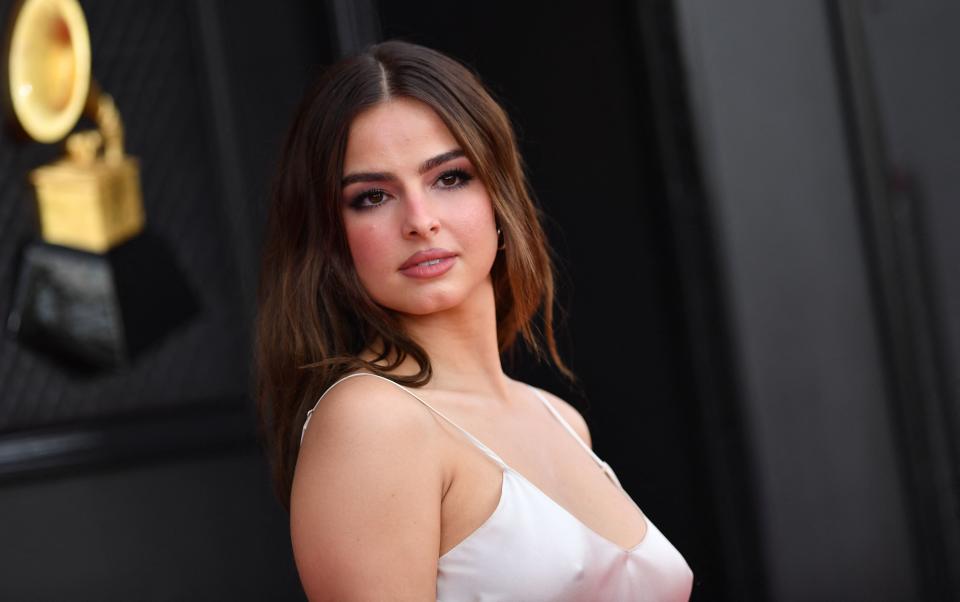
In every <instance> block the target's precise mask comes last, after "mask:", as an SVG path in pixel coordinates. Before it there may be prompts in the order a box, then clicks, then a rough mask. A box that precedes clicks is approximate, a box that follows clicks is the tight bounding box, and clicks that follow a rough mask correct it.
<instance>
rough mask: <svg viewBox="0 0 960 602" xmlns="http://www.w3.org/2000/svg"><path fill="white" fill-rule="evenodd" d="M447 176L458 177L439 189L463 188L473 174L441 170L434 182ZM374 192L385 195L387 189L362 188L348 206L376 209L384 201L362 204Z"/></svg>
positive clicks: (359, 208)
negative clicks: (454, 182)
mask: <svg viewBox="0 0 960 602" xmlns="http://www.w3.org/2000/svg"><path fill="white" fill-rule="evenodd" d="M449 177H456V178H457V179H458V181H457V183H456V184H451V185H450V186H441V187H440V190H456V189H458V188H463V187H464V186H466V185H467V184H469V183H470V180H472V179H473V176H472V175H470V174H469V173H467V171H466V170H464V169H459V168H458V169H449V170H447V171H445V172H443V173H442V174H440V175H439V176H438V177H437V179H436V182H435V183H437V182H440V181H441V180H443V179H444V178H449ZM376 194H380V195H386V194H387V191H386V190H384V189H383V188H371V189H369V190H364V191H363V192H361V193H359V194H358V195H356V196H355V197H353V200H352V201H350V207H352V208H353V209H357V210H360V211H366V210H368V209H376V208H377V207H379V206H381V205H383V204H384V201H380V202H379V203H375V204H372V205H365V204H364V203H365V202H367V201H368V200H369V199H370V197H371V196H373V195H376Z"/></svg>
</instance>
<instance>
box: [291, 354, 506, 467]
mask: <svg viewBox="0 0 960 602" xmlns="http://www.w3.org/2000/svg"><path fill="white" fill-rule="evenodd" d="M356 376H373V377H374V378H379V379H380V380H384V381H386V382H388V383H390V384H392V385H394V386H396V387H399V388H400V389H401V390H403V391H405V392H406V393H408V394H409V395H410V396H411V397H413V398H414V399H416V400H417V401H419V402H420V403H422V404H423V405H425V406H426V407H427V408H428V409H429V410H430V411H431V412H433V413H434V414H436V415H437V416H439V417H441V418H443V419H444V420H446V421H447V422H448V423H450V424H451V425H452V426H453V427H454V428H456V429H457V430H458V431H460V432H461V433H463V434H464V436H466V438H467V439H468V440H469V441H470V442H471V443H473V444H474V445H475V446H477V447H478V448H479V449H480V451H482V452H483V453H484V454H486V455H487V456H488V457H489V458H490V459H491V460H493V461H494V462H496V463H497V465H498V466H500V468H501V469H507V468H509V467H508V466H507V463H506V462H504V461H503V459H502V458H500V456H498V455H497V454H496V452H494V451H493V450H492V449H490V448H489V447H487V446H486V445H484V444H483V442H482V441H480V440H479V439H477V438H476V437H474V436H473V435H471V434H470V433H469V432H468V431H467V430H466V429H464V428H462V427H461V426H460V425H459V424H457V423H456V422H454V421H453V420H450V419H449V418H447V416H446V415H445V414H444V413H443V412H441V411H440V410H438V409H436V408H435V407H433V406H432V405H430V404H429V403H427V402H426V401H424V400H423V398H421V397H420V396H419V395H417V394H416V393H414V392H413V391H411V390H410V389H408V388H406V387H404V386H403V385H401V384H400V383H397V382H394V381H392V380H390V379H389V378H385V377H383V376H380V375H379V374H372V373H370V372H354V373H353V374H348V375H347V376H344V377H343V378H341V379H340V380H338V381H337V382H335V383H333V384H332V385H330V387H329V388H327V390H326V391H324V392H323V395H321V396H320V399H318V400H317V403H315V404H314V406H313V409H311V410H309V411H308V412H307V419H306V421H304V423H303V430H302V431H301V433H300V443H301V444H303V436H304V435H305V434H306V432H307V425H308V424H310V417H311V416H313V412H314V410H316V409H317V406H318V405H320V402H321V401H322V400H323V398H324V396H326V394H327V393H329V392H330V390H331V389H333V388H334V387H336V386H337V385H339V384H340V383H342V382H343V381H345V380H347V379H349V378H354V377H356Z"/></svg>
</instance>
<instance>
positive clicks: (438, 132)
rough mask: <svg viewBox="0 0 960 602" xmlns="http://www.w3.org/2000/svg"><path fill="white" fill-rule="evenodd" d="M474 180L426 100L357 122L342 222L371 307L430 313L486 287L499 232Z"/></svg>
mask: <svg viewBox="0 0 960 602" xmlns="http://www.w3.org/2000/svg"><path fill="white" fill-rule="evenodd" d="M477 175H478V174H477V173H476V170H475V169H474V167H473V165H472V164H471V163H470V161H469V160H468V159H467V157H466V156H465V155H464V154H463V151H462V149H461V148H460V145H459V144H458V143H457V141H456V139H455V138H454V137H453V135H452V134H451V133H450V131H449V130H448V129H447V127H446V126H445V125H444V123H443V121H441V120H440V118H439V117H438V116H437V114H436V113H435V112H434V111H433V109H431V108H430V107H429V106H427V105H426V104H424V103H422V102H420V101H417V100H412V99H408V98H402V97H401V98H396V99H392V100H389V101H387V102H384V103H381V104H379V105H377V106H375V107H373V108H371V109H368V110H366V111H364V112H363V113H361V114H360V115H359V116H357V118H356V119H355V120H354V121H353V123H352V124H351V126H350V132H349V138H348V140H347V150H346V156H345V157H344V169H343V208H342V210H343V222H344V225H345V227H346V234H347V242H348V244H349V246H350V253H351V255H352V256H353V263H354V266H355V268H356V271H357V275H358V276H359V278H360V282H361V283H362V284H363V286H364V288H365V289H366V290H367V292H368V293H369V294H370V296H371V297H372V298H373V300H374V301H376V302H377V303H379V304H380V305H382V306H384V307H387V308H389V309H392V310H394V311H397V312H401V313H404V314H410V315H425V314H430V313H435V312H439V311H443V310H446V309H450V308H453V307H456V306H458V305H460V304H461V303H463V302H464V301H465V300H466V299H468V298H469V297H470V295H472V294H474V293H476V292H477V291H478V290H481V288H482V287H483V286H489V282H490V269H491V267H492V266H493V262H494V259H495V258H496V254H497V233H496V225H495V220H494V213H493V207H492V206H491V203H490V197H489V195H488V194H487V190H486V188H485V187H484V185H483V183H482V182H481V181H480V179H479V178H478V177H477Z"/></svg>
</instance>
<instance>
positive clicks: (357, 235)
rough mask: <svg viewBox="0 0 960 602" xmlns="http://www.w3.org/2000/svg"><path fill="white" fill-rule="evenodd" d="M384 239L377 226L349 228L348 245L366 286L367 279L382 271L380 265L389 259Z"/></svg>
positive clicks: (352, 226)
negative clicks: (386, 258)
mask: <svg viewBox="0 0 960 602" xmlns="http://www.w3.org/2000/svg"><path fill="white" fill-rule="evenodd" d="M383 240H384V237H383V236H382V233H381V232H380V228H379V227H378V226H377V225H376V224H363V225H360V224H354V225H348V226H347V244H348V246H349V247H350V255H351V256H352V257H353V265H354V268H355V269H356V270H357V275H358V276H359V277H360V280H361V282H364V284H366V277H368V276H372V275H374V274H376V273H378V272H380V271H382V269H383V266H382V265H380V264H381V263H382V262H383V261H384V258H385V257H387V256H388V255H387V253H386V252H385V251H386V249H385V248H384V245H383Z"/></svg>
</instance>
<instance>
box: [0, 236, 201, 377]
mask: <svg viewBox="0 0 960 602" xmlns="http://www.w3.org/2000/svg"><path fill="white" fill-rule="evenodd" d="M198 309H199V304H198V302H197V300H196V297H195V296H194V295H193V293H192V291H191V290H190V288H189V286H188V285H187V282H186V279H185V278H184V276H183V273H182V272H181V271H180V270H179V268H178V267H177V265H176V263H175V261H174V257H173V254H172V253H171V252H170V250H169V248H168V247H167V246H166V245H165V244H164V243H163V241H162V240H161V239H159V238H158V237H156V236H154V235H152V234H150V233H149V232H147V231H144V232H141V233H140V234H139V235H137V236H135V237H134V238H132V239H130V240H128V241H127V242H125V243H123V244H121V245H119V246H117V247H115V248H113V249H111V250H110V251H108V252H107V253H105V254H97V253H89V252H86V251H79V250H76V249H72V248H68V247H61V246H58V245H52V244H49V243H44V242H33V243H28V244H27V246H26V248H25V249H24V251H23V259H22V263H21V270H20V276H19V279H18V283H17V292H16V296H15V298H14V303H13V310H12V311H11V312H10V316H9V318H8V320H7V327H8V328H9V329H10V330H11V331H13V332H14V333H16V336H17V339H18V340H19V341H21V342H22V343H24V344H25V345H28V346H30V347H33V348H35V349H38V350H42V351H44V352H47V353H51V354H53V355H56V356H58V357H59V358H61V359H64V360H67V361H68V362H71V363H77V364H80V365H82V366H86V367H92V368H101V369H112V368H118V367H120V366H123V365H126V364H128V363H129V362H130V361H131V360H132V359H133V357H134V356H135V355H136V354H138V353H139V352H140V351H142V350H143V349H144V348H146V347H147V346H149V345H150V344H152V343H153V342H155V341H157V340H158V339H160V338H161V337H162V336H163V335H164V334H166V333H168V332H169V331H171V330H173V329H174V328H176V327H177V326H179V325H180V324H182V323H184V322H186V321H187V320H189V319H190V318H191V317H192V316H193V315H194V314H195V313H196V312H197V311H198Z"/></svg>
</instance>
